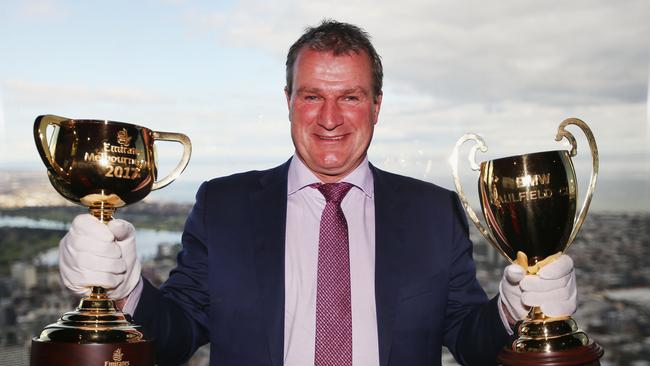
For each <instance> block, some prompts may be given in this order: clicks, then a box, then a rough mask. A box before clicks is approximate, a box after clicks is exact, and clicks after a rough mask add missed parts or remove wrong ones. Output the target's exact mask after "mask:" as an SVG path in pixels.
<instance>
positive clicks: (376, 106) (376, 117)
mask: <svg viewBox="0 0 650 366" xmlns="http://www.w3.org/2000/svg"><path fill="white" fill-rule="evenodd" d="M383 96H384V93H379V95H377V96H376V97H375V100H374V105H373V106H372V107H373V111H372V113H373V121H372V124H373V125H376V124H377V122H378V121H379V110H380V109H381V100H382V97H383Z"/></svg>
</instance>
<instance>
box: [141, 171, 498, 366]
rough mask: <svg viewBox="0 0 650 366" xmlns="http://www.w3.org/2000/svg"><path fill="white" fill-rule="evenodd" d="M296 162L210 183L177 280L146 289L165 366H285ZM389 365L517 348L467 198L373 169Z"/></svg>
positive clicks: (200, 196) (380, 315)
mask: <svg viewBox="0 0 650 366" xmlns="http://www.w3.org/2000/svg"><path fill="white" fill-rule="evenodd" d="M288 167H289V164H288V163H285V164H283V165H281V166H279V167H277V168H274V169H271V170H267V171H254V172H248V173H242V174H237V175H233V176H230V177H225V178H218V179H214V180H212V181H210V182H206V183H204V184H203V185H202V186H201V187H200V189H199V191H198V193H197V200H196V204H195V206H194V208H193V209H192V212H191V213H190V215H189V216H188V219H187V222H186V224H185V230H184V232H183V249H182V251H181V253H180V254H179V255H178V265H177V267H176V268H175V269H174V270H173V271H172V272H171V273H170V277H169V279H168V280H167V281H166V282H165V283H164V284H163V285H162V286H161V288H160V289H156V288H155V287H153V286H152V285H151V284H149V283H148V282H146V281H145V286H144V290H143V293H142V296H141V298H140V302H139V304H138V307H137V309H136V312H135V314H134V319H135V321H136V322H137V323H139V324H141V325H143V327H144V329H145V333H146V334H147V335H148V336H149V337H152V338H154V339H155V340H156V352H157V360H158V363H159V364H160V365H177V364H179V363H182V362H184V361H185V360H187V359H188V358H189V357H190V356H191V355H192V353H193V352H194V351H195V350H196V349H197V348H198V347H200V346H201V345H203V344H205V343H206V342H210V358H211V361H210V364H211V365H219V366H227V365H233V366H244V365H260V366H261V365H265V366H267V365H268V366H271V365H273V366H281V365H282V363H283V354H284V350H283V347H284V341H283V337H284V243H285V220H286V207H287V172H288ZM371 170H372V173H373V176H374V182H375V183H374V184H375V212H376V213H375V217H376V219H375V220H376V221H375V227H376V238H375V245H376V249H375V250H376V263H375V296H376V304H377V327H378V336H379V339H378V342H379V359H380V362H381V366H389V365H392V366H406V365H407V366H417V365H427V366H430V365H439V364H440V352H441V345H445V346H447V347H448V348H449V349H450V350H451V352H452V353H453V354H454V356H455V357H456V359H457V360H458V361H459V362H460V363H462V364H467V365H490V364H494V363H495V358H496V354H497V353H498V352H499V350H500V349H501V348H502V347H503V346H504V345H505V344H506V343H507V342H508V335H507V333H506V331H505V329H504V327H503V324H502V322H501V320H500V318H499V314H498V310H497V304H498V302H497V299H496V298H494V299H492V300H490V301H488V299H487V297H486V295H485V293H484V292H483V290H482V289H481V287H480V286H479V284H478V282H477V281H476V278H475V267H474V261H473V260H472V244H471V242H470V241H469V238H468V227H467V220H466V219H465V215H464V212H463V210H462V208H461V206H460V203H459V201H458V198H457V197H456V195H455V194H454V193H452V192H450V191H448V190H445V189H442V188H439V187H437V186H434V185H432V184H430V183H425V182H422V181H418V180H415V179H411V178H407V177H403V176H399V175H395V174H391V173H387V172H384V171H381V170H379V169H377V168H374V167H372V166H371Z"/></svg>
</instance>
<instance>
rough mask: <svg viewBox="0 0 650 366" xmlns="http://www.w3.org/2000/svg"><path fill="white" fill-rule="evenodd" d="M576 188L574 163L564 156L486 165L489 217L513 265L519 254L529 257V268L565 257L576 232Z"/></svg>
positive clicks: (482, 187)
mask: <svg viewBox="0 0 650 366" xmlns="http://www.w3.org/2000/svg"><path fill="white" fill-rule="evenodd" d="M576 183H577V182H576V178H575V171H574V168H573V163H572V161H571V158H570V157H569V153H568V152H567V151H564V150H558V151H546V152H538V153H532V154H525V155H517V156H512V157H507V158H501V159H495V160H490V161H486V162H482V163H481V165H480V178H479V182H478V186H479V187H478V188H479V195H480V200H481V208H482V210H483V216H484V217H485V220H486V222H487V224H488V227H489V229H490V231H491V233H492V234H493V237H494V238H495V239H496V242H497V244H498V246H499V248H500V249H501V251H503V253H504V254H505V256H506V257H507V258H508V259H509V260H510V261H511V262H514V261H516V259H517V252H523V253H526V255H527V257H528V261H529V265H535V264H536V263H537V262H540V261H542V260H543V259H544V258H546V257H549V256H551V255H553V254H555V253H557V252H561V251H564V249H565V246H566V244H567V243H568V240H569V236H570V235H571V231H572V229H573V220H574V217H575V212H576V191H577V187H576ZM549 213H552V214H549Z"/></svg>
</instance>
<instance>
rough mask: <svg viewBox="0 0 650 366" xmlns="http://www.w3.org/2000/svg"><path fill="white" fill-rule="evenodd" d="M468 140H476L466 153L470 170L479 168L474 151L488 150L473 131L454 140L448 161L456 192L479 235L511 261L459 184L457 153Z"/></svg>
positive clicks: (481, 139)
mask: <svg viewBox="0 0 650 366" xmlns="http://www.w3.org/2000/svg"><path fill="white" fill-rule="evenodd" d="M470 140H472V141H475V142H476V144H475V145H474V146H472V148H471V150H470V151H469V155H467V160H468V161H469V164H470V166H471V167H472V170H474V171H476V170H479V169H480V166H479V165H478V164H477V163H476V153H477V152H478V151H479V150H481V152H486V151H487V150H488V149H487V145H486V144H485V141H483V138H481V136H479V135H477V134H474V133H467V134H465V135H463V136H462V137H461V138H460V139H458V141H456V146H454V150H453V151H452V153H451V157H450V158H449V163H450V164H451V172H452V174H453V176H454V185H455V186H456V192H458V196H459V198H460V202H461V203H462V204H463V207H464V208H465V211H466V212H467V215H468V216H469V218H470V220H472V222H473V223H474V226H476V228H477V229H478V231H479V232H480V233H481V235H483V237H484V238H485V239H486V240H487V241H488V242H489V243H490V245H492V246H493V247H494V249H496V250H497V251H498V252H499V253H501V255H503V256H504V257H506V258H508V260H510V261H512V259H510V257H509V256H508V255H507V254H506V252H504V251H503V249H501V247H499V244H498V243H497V241H496V239H495V238H494V236H492V233H491V232H490V231H489V230H488V229H487V228H485V226H483V224H481V221H480V220H479V219H478V216H477V215H476V212H474V209H473V208H472V206H470V204H469V202H468V201H467V197H466V196H465V191H463V187H462V186H461V184H460V177H459V175H458V153H459V151H460V147H461V145H463V144H464V143H465V142H466V141H470Z"/></svg>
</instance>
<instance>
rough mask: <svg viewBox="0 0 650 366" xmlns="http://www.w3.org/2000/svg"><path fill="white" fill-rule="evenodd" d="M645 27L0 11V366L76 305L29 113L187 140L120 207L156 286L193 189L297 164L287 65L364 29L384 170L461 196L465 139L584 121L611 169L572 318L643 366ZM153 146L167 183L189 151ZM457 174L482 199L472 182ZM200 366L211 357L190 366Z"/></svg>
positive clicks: (303, 12)
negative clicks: (154, 179)
mask: <svg viewBox="0 0 650 366" xmlns="http://www.w3.org/2000/svg"><path fill="white" fill-rule="evenodd" d="M649 15H650V3H649V2H648V1H647V0H631V1H625V2H617V3H613V2H608V1H605V0H578V1H573V2H569V3H567V2H561V1H546V2H538V1H532V0H527V1H516V0H507V1H499V2H489V3H486V2H481V1H478V0H462V1H453V2H452V1H424V0H422V1H416V0H406V1H400V2H382V1H368V0H359V1H355V2H346V1H340V0H332V1H328V2H325V3H320V2H316V3H313V2H312V3H309V2H296V1H283V2H281V3H280V2H277V3H275V2H265V1H261V0H238V1H237V0H231V1H218V2H215V1H193V0H144V1H139V2H128V1H113V2H110V3H106V2H99V1H88V2H73V1H57V0H27V1H18V0H8V1H3V2H1V3H0V50H1V51H0V52H1V54H2V57H0V237H1V239H0V329H3V331H2V332H0V365H22V364H26V363H25V362H27V361H26V357H27V356H26V355H27V351H26V350H27V347H28V345H29V339H30V338H31V337H32V336H35V335H37V334H38V332H39V331H40V329H42V328H43V326H44V325H45V324H47V323H49V322H52V321H55V320H56V318H57V317H58V316H60V315H61V314H62V313H63V312H65V311H68V310H70V309H71V308H72V307H74V303H75V302H76V299H75V298H74V296H72V295H71V294H70V293H68V292H67V290H65V289H63V288H62V287H61V286H60V284H59V280H58V274H57V269H56V252H55V250H56V249H55V246H56V243H57V242H58V240H59V238H60V237H61V236H62V235H63V233H64V232H65V231H64V230H65V225H66V224H68V223H69V222H70V221H71V220H72V218H73V217H74V215H75V214H77V213H80V212H82V209H80V208H76V207H72V206H71V205H69V204H67V203H65V202H64V200H63V199H62V198H60V197H59V196H58V195H57V194H56V193H55V192H54V190H53V189H52V188H51V186H50V185H49V182H48V181H47V177H46V174H45V168H44V166H43V164H42V162H41V161H40V158H39V157H38V154H37V152H36V149H35V146H34V142H33V135H32V133H33V132H32V125H33V122H34V119H35V118H36V117H37V116H38V115H42V114H56V115H61V116H66V117H71V118H89V119H108V120H116V121H124V122H130V123H136V124H140V125H143V126H146V127H149V128H151V129H154V130H160V131H173V132H182V133H185V134H187V135H188V136H189V137H190V138H191V139H192V143H193V155H192V160H191V161H190V164H189V166H188V168H187V170H186V171H185V172H184V173H183V175H182V176H181V177H180V178H179V179H178V180H177V181H176V182H174V183H173V184H172V185H171V186H169V187H168V188H166V189H164V190H161V191H159V192H154V193H152V194H151V195H150V197H148V198H147V199H146V200H145V202H143V203H140V204H138V205H134V206H132V207H129V208H127V209H125V210H123V212H122V211H120V212H118V215H123V216H120V217H124V218H128V219H129V220H132V221H133V222H134V223H135V224H136V227H138V230H139V234H138V235H139V237H138V250H139V251H140V255H141V256H142V258H143V260H144V261H145V263H146V265H145V268H146V269H147V270H146V271H147V272H146V273H147V274H148V275H150V276H151V277H152V278H156V279H157V281H163V280H164V278H165V277H166V276H167V273H168V271H169V269H170V268H171V267H172V266H173V264H174V253H175V252H176V251H177V250H178V245H177V244H178V243H179V242H180V234H179V232H180V231H181V230H182V225H183V220H184V217H185V215H186V214H187V211H188V210H189V207H191V204H192V202H193V199H194V193H195V191H196V188H197V187H198V185H199V184H200V183H201V182H202V181H204V180H207V179H211V178H213V177H216V176H222V175H226V174H231V173H235V172H239V171H244V170H250V169H266V168H269V167H272V166H275V165H278V164H280V163H282V162H284V161H286V160H287V159H288V158H289V157H290V156H291V154H292V153H293V149H292V145H291V139H290V136H289V122H288V120H287V107H286V100H285V99H284V94H283V91H282V89H283V87H284V84H285V81H284V61H285V56H286V52H287V50H288V47H289V45H290V44H291V43H292V42H293V41H295V39H296V38H297V37H298V36H299V35H300V33H301V32H302V31H303V29H304V28H305V27H306V26H309V25H315V24H317V23H318V22H319V21H320V20H321V19H323V18H333V19H337V20H340V21H348V22H351V23H354V24H357V25H359V26H361V27H362V28H364V29H365V30H367V31H368V32H369V33H370V34H371V36H372V39H373V42H374V44H375V46H376V48H377V50H378V52H379V53H380V54H381V55H382V59H383V63H384V74H385V80H384V98H383V105H382V112H381V114H380V120H379V123H378V125H377V128H376V130H375V137H374V141H373V144H372V146H371V149H370V151H369V157H370V160H371V161H372V162H373V163H374V164H376V165H377V166H379V167H381V168H383V169H387V170H390V171H393V172H396V173H400V174H405V175H409V176H412V177H415V178H418V179H423V180H427V181H431V182H434V183H436V184H439V185H442V186H444V187H446V188H450V189H451V188H452V179H451V168H450V166H449V163H448V159H449V154H450V152H451V149H452V148H453V146H454V144H455V142H456V140H457V139H458V138H459V137H460V136H462V135H463V134H464V133H467V132H475V133H478V134H480V135H482V136H483V137H484V139H485V140H486V142H487V145H488V148H489V150H488V152H487V153H485V154H479V157H478V158H479V160H485V159H493V158H497V157H502V156H508V155H513V154H522V153H529V152H535V151H543V150H555V149H567V146H568V144H567V143H566V141H562V142H556V141H554V137H555V133H556V130H557V126H558V125H559V123H560V122H561V121H562V120H563V119H565V118H567V117H578V118H581V119H583V120H584V121H585V122H587V123H588V124H589V126H590V127H591V129H592V131H593V133H594V135H595V137H596V140H597V142H598V148H599V156H600V174H599V177H598V185H597V187H596V193H595V195H594V198H593V202H592V208H591V211H590V215H589V216H588V218H587V221H586V223H585V225H584V227H583V230H582V232H581V234H580V235H579V237H578V240H577V241H576V244H575V245H574V246H573V247H572V248H571V249H570V251H569V254H570V255H571V256H572V257H573V258H574V260H575V263H576V270H577V274H578V288H579V292H580V303H581V304H580V307H579V311H578V313H577V314H576V319H577V320H578V323H579V324H580V326H581V327H583V328H585V329H586V330H587V331H588V333H589V334H590V335H591V336H592V337H593V338H594V339H596V340H598V341H599V342H601V343H602V344H603V345H604V346H605V348H606V360H605V362H606V363H605V364H606V365H632V364H633V365H650V363H649V362H648V361H647V360H649V359H650V331H648V329H650V307H649V305H648V304H650V287H649V286H648V283H650V271H649V270H648V269H646V267H647V266H646V265H645V263H644V262H643V259H644V258H647V257H648V254H649V253H648V252H649V251H650V108H649V105H650V99H649V98H650V97H649V94H648V85H649V83H650V76H649V75H650V46H649V45H648V42H647V40H648V39H650V22H648V21H647V19H648V16H649ZM571 132H572V133H573V134H574V135H575V136H576V138H577V140H578V156H577V157H576V158H575V160H574V162H575V164H576V170H577V176H578V180H579V184H580V194H581V195H582V194H584V192H585V190H586V189H585V188H586V183H587V181H588V179H589V178H588V177H589V173H590V165H591V160H590V159H591V158H590V156H589V151H588V148H587V143H586V140H585V138H584V136H583V135H582V133H581V132H580V131H579V130H578V129H575V128H573V129H571ZM468 150H469V146H467V147H466V149H465V150H464V151H468ZM157 151H158V155H159V158H160V161H161V168H160V171H161V174H164V173H165V172H167V171H169V170H170V169H171V168H172V166H173V165H174V164H175V163H176V161H177V159H178V157H179V156H180V151H181V149H180V146H179V145H177V144H173V143H160V144H158V147H157ZM461 164H462V166H461V172H462V175H463V184H464V185H465V191H466V192H473V191H474V190H475V187H476V173H475V172H472V171H471V170H470V168H469V166H468V164H467V162H466V160H465V159H461ZM472 199H473V202H474V204H475V205H478V201H476V199H475V198H474V197H472ZM161 212H164V213H165V215H160V213H161ZM161 216H164V217H165V218H166V220H165V221H164V222H163V221H160V219H159V218H160V217H161ZM472 237H473V239H474V242H475V244H476V248H475V257H476V260H477V266H478V271H479V272H478V275H479V278H480V279H481V281H482V283H483V285H484V286H485V288H486V291H487V292H488V293H489V294H491V295H493V294H495V293H496V291H497V289H496V286H497V285H498V280H499V278H500V276H501V271H502V268H503V266H504V265H505V262H504V261H503V260H502V259H501V258H499V257H498V256H497V255H496V254H495V252H494V250H493V249H492V248H490V247H489V246H487V245H486V244H485V242H484V241H483V240H482V239H481V238H480V236H478V235H476V234H475V233H473V234H472ZM53 248H54V249H53ZM446 357H447V358H446V359H445V361H444V362H445V364H449V365H453V364H454V363H453V361H451V359H450V358H449V356H448V355H447V356H446ZM206 360H207V351H206V350H205V349H202V350H201V352H199V354H197V356H195V358H194V359H193V361H192V362H193V363H192V364H193V365H202V364H205V361H206Z"/></svg>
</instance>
